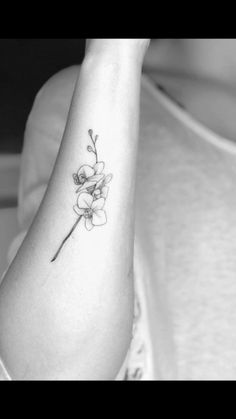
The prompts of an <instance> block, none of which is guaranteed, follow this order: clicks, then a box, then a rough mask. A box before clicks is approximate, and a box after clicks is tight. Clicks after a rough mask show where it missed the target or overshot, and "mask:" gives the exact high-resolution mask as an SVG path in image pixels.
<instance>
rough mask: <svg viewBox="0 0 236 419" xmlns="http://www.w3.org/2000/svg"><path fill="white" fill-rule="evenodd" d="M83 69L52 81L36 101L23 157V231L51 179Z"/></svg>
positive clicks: (20, 200) (74, 69) (63, 73)
mask: <svg viewBox="0 0 236 419" xmlns="http://www.w3.org/2000/svg"><path fill="white" fill-rule="evenodd" d="M79 69H80V68H79V66H72V67H69V68H66V69H64V70H62V71H60V72H59V73H57V74H55V75H54V76H53V77H51V78H50V79H49V80H48V81H47V82H46V83H45V84H44V85H43V87H42V88H41V89H40V91H39V92H38V94H37V95H36V97H35V100H34V103H33V106H32V109H31V112H30V114H29V116H28V120H27V123H26V129H25V134H24V146H23V153H22V156H21V170H20V180H19V196H18V219H19V223H20V228H21V229H23V230H27V229H28V228H29V225H30V224H31V222H32V220H33V218H34V216H35V214H36V212H37V210H38V207H39V205H40V203H41V200H42V198H43V196H44V193H45V191H46V189H47V184H48V181H49V179H50V176H51V173H52V170H53V166H54V163H55V160H56V157H57V153H58V150H59V147H60V144H61V140H62V137H63V133H64V129H65V125H66V121H67V115H68V112H69V108H70V103H71V99H72V95H73V91H74V87H75V83H76V80H77V77H78V74H79Z"/></svg>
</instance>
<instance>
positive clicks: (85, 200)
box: [77, 192, 93, 209]
mask: <svg viewBox="0 0 236 419" xmlns="http://www.w3.org/2000/svg"><path fill="white" fill-rule="evenodd" d="M77 203H78V207H79V208H84V209H87V208H90V207H91V205H92V203H93V197H92V195H90V194H89V193H87V192H81V194H79V196H78V200H77Z"/></svg>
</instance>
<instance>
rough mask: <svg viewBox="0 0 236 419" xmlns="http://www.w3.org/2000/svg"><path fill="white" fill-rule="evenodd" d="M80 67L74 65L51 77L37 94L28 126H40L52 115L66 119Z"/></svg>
mask: <svg viewBox="0 0 236 419" xmlns="http://www.w3.org/2000/svg"><path fill="white" fill-rule="evenodd" d="M79 71H80V66H79V65H74V66H71V67H68V68H66V69H63V70H61V71H59V72H58V73H56V74H55V75H53V76H52V77H51V78H50V79H49V80H47V81H46V83H45V84H44V85H43V86H42V87H41V89H40V90H39V92H38V93H37V95H36V97H35V99H34V103H33V106H32V109H31V112H30V114H29V118H28V124H29V123H34V124H36V125H42V124H43V123H45V121H46V120H48V119H50V116H52V115H58V117H59V118H61V119H64V118H66V117H67V113H68V111H69V107H70V103H71V99H72V95H73V91H74V87H75V83H76V80H77V77H78V75H79Z"/></svg>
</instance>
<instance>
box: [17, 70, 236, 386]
mask: <svg viewBox="0 0 236 419" xmlns="http://www.w3.org/2000/svg"><path fill="white" fill-rule="evenodd" d="M77 71H78V68H76V67H72V68H70V69H67V70H64V71H63V72H60V73H59V74H57V75H56V76H54V77H53V78H52V79H51V80H49V82H48V83H47V84H46V85H45V86H44V88H43V89H42V90H41V92H40V93H39V94H38V96H37V98H36V100H35V103H34V107H33V109H32V112H31V114H30V116H29V120H28V123H27V128H26V133H25V145H24V151H23V155H22V164H21V178H20V186H19V209H18V218H19V225H20V228H21V231H22V232H21V235H19V236H18V237H17V238H16V239H15V240H14V242H13V244H12V246H11V248H10V252H9V262H10V260H12V258H13V257H14V255H15V253H16V251H17V249H18V248H19V246H20V244H21V242H22V240H23V237H24V235H25V234H26V232H27V230H28V228H29V225H30V223H31V222H32V220H33V218H34V215H35V213H36V211H37V208H38V206H39V204H40V201H41V199H42V197H43V194H44V192H45V190H46V187H47V182H48V179H49V177H50V174H51V171H52V168H53V164H54V162H55V158H56V154H57V151H58V148H59V145H60V140H61V138H62V135H63V131H64V127H65V121H66V116H67V113H68V109H69V104H70V100H71V96H72V92H73V87H74V83H75V80H76V76H77ZM235 163H236V145H235V144H234V143H233V142H230V141H229V140H227V139H224V138H221V137H219V136H217V135H216V134H214V133H213V132H211V131H210V130H207V129H206V128H205V127H203V126H202V125H201V124H199V123H197V122H196V121H194V120H193V119H192V118H190V116H188V115H187V113H186V112H185V111H183V110H181V109H180V108H178V106H177V105H175V104H174V103H173V102H171V100H170V99H168V98H167V97H166V96H165V95H164V94H163V93H161V92H159V91H157V90H156V88H155V87H154V86H153V85H152V84H151V83H150V81H149V80H148V79H147V78H146V77H145V76H143V79H142V89H141V121H140V147H139V156H138V172H137V201H136V202H137V206H136V229H135V254H134V271H135V272H134V274H135V288H136V320H135V322H134V336H133V341H132V344H131V347H130V351H129V353H128V355H127V359H126V360H125V363H124V366H123V368H122V370H121V373H120V374H119V376H118V379H122V378H125V379H129V380H132V379H133V380H134V379H139V380H140V379H141V380H152V379H158V380H166V379H175V380H183V379H191V380H194V379H235V378H236V328H235V326H234V324H235V320H236V281H235V273H236V258H235V254H236V194H235V185H236V164H235Z"/></svg>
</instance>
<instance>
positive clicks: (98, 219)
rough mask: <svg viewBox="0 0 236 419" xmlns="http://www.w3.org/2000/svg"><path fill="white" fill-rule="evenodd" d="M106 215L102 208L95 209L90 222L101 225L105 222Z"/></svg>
mask: <svg viewBox="0 0 236 419" xmlns="http://www.w3.org/2000/svg"><path fill="white" fill-rule="evenodd" d="M106 222H107V217H106V213H105V211H104V210H96V211H94V213H93V218H92V223H93V225H94V226H101V225H103V224H106Z"/></svg>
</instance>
